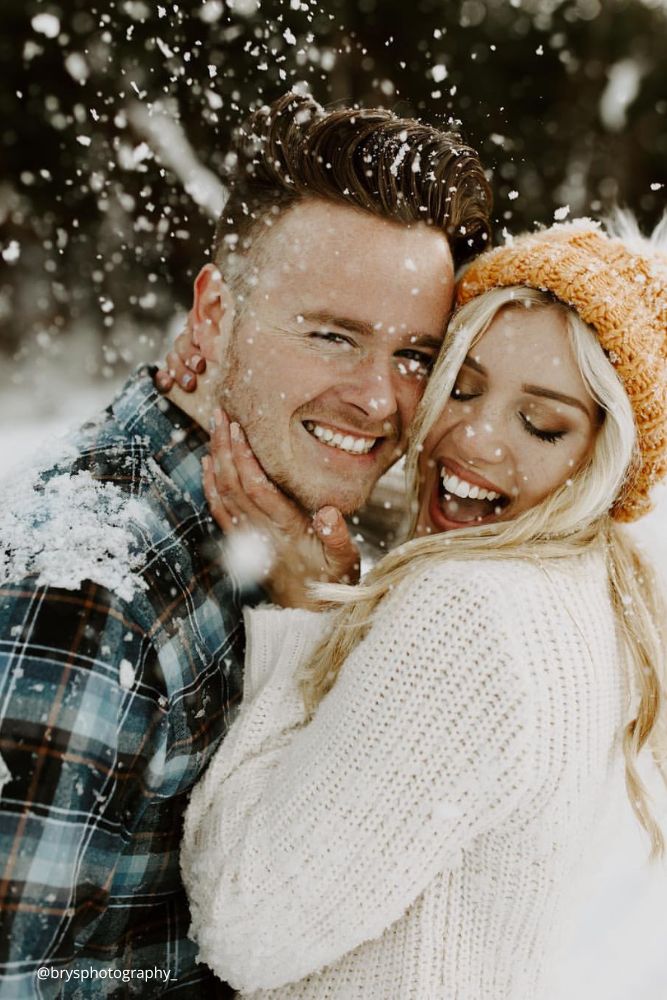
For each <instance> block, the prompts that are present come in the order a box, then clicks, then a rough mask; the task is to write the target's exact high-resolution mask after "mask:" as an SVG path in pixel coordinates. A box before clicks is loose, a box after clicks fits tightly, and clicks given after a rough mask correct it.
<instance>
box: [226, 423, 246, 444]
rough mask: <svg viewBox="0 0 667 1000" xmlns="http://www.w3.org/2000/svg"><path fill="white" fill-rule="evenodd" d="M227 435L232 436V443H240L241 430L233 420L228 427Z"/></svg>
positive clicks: (241, 437) (241, 438)
mask: <svg viewBox="0 0 667 1000" xmlns="http://www.w3.org/2000/svg"><path fill="white" fill-rule="evenodd" d="M229 433H230V434H231V436H232V441H242V440H243V436H242V434H241V428H240V427H239V425H238V424H237V423H236V421H235V420H233V421H232V423H231V425H230V427H229Z"/></svg>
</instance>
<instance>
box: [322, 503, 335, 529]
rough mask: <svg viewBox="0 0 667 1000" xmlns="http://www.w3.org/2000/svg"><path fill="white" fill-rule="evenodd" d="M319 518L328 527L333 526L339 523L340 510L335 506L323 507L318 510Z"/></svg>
mask: <svg viewBox="0 0 667 1000" xmlns="http://www.w3.org/2000/svg"><path fill="white" fill-rule="evenodd" d="M317 520H318V522H319V523H320V524H323V525H325V526H326V527H327V528H333V527H334V525H335V524H337V523H338V511H337V510H336V508H335V507H323V508H322V510H320V511H318V514H317Z"/></svg>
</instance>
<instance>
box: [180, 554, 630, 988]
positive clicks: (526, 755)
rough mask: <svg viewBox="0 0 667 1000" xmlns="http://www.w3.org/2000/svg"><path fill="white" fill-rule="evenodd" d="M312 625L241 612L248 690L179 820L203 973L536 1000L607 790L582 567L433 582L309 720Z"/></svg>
mask: <svg viewBox="0 0 667 1000" xmlns="http://www.w3.org/2000/svg"><path fill="white" fill-rule="evenodd" d="M323 620H324V621H326V616H322V615H316V614H312V613H309V612H303V611H280V610H271V609H261V608H260V609H257V610H255V611H251V612H250V613H249V614H248V616H247V623H248V634H249V647H248V654H247V671H248V674H247V683H248V685H249V688H250V690H249V692H248V694H249V695H250V694H254V697H251V698H249V700H247V701H246V703H245V704H244V707H243V709H242V711H241V714H240V716H239V718H238V720H237V721H236V722H235V723H234V726H233V727H232V729H231V731H230V733H229V735H228V736H227V738H226V740H225V742H224V744H223V745H222V748H221V749H220V750H219V751H218V753H217V755H216V757H215V758H214V759H213V762H212V764H211V766H210V768H209V769H208V771H207V773H206V775H205V777H204V779H203V780H202V781H201V782H200V783H199V785H198V786H197V787H196V788H195V790H194V793H193V795H192V801H191V804H190V807H189V810H188V812H187V815H186V825H185V839H184V844H183V852H182V869H183V877H184V881H185V885H186V888H187V890H188V893H189V896H190V902H191V907H192V929H191V934H192V936H193V937H194V938H195V940H196V941H197V942H198V943H199V947H200V958H201V959H202V960H203V961H204V962H206V963H207V964H208V965H210V966H211V967H212V968H213V969H214V971H215V972H216V973H217V974H218V975H219V976H220V977H221V978H222V979H225V980H227V981H228V982H230V983H231V984H232V985H233V986H234V987H235V988H236V989H238V990H240V991H241V993H242V995H243V996H252V997H258V998H259V997H267V998H268V997H270V998H275V1000H277V998H281V1000H282V998H325V997H326V998H340V1000H509V998H512V1000H541V998H543V997H546V996H548V994H549V988H548V984H549V977H550V971H551V965H552V963H553V957H554V955H555V954H556V944H557V938H558V932H559V927H560V924H561V923H562V920H563V910H564V902H565V900H566V896H567V895H568V892H567V890H568V888H569V887H570V886H571V884H572V882H573V876H574V874H575V871H576V869H577V867H578V866H579V865H581V864H584V863H585V861H586V849H587V847H588V846H589V843H590V838H591V833H592V831H593V828H594V826H595V824H596V819H597V816H598V814H599V812H600V810H601V809H602V808H603V806H604V803H605V800H606V799H607V798H608V796H609V793H610V787H611V785H610V782H611V779H612V775H613V777H614V778H615V779H617V778H618V775H617V772H616V767H617V764H618V758H619V752H620V746H619V739H618V734H619V729H620V726H621V722H622V716H623V714H624V712H623V706H624V702H625V693H624V690H625V689H624V684H623V681H622V665H621V662H620V652H619V648H618V644H617V639H616V636H615V624H614V618H613V614H612V609H611V604H610V600H609V594H608V582H607V574H606V570H605V565H604V560H603V557H602V555H601V554H599V553H594V554H587V555H584V556H578V557H572V558H569V559H563V560H550V561H549V562H548V564H547V565H546V567H542V566H540V565H538V564H536V563H533V562H527V561H520V560H503V561H496V560H476V561H471V562H454V561H451V562H446V563H442V564H436V565H434V566H433V568H431V569H429V571H428V572H425V573H424V574H423V575H422V576H421V577H420V578H419V579H418V580H417V581H416V582H414V581H413V582H412V583H411V584H410V585H409V586H408V587H405V586H401V587H400V588H398V589H397V590H396V592H395V593H394V594H392V595H391V597H389V598H387V599H386V600H385V601H384V602H383V604H382V605H381V607H380V610H379V613H378V616H377V619H376V622H375V624H374V625H373V627H372V629H371V630H370V632H369V634H368V635H367V637H366V639H365V640H364V641H363V642H362V643H361V644H360V645H359V646H358V647H357V648H356V649H355V651H354V652H353V654H352V655H351V656H350V658H349V660H348V661H347V662H346V664H345V666H344V668H343V670H342V671H341V674H340V676H339V679H338V681H337V683H336V685H335V686H334V688H333V690H332V691H331V692H330V693H329V695H328V696H327V697H326V698H325V699H324V701H323V702H322V704H321V705H320V707H319V709H318V711H317V714H316V716H315V718H314V720H313V721H312V722H311V723H310V724H308V725H304V724H303V707H302V702H301V698H300V695H299V692H298V690H297V687H296V684H295V682H294V679H293V674H294V670H295V668H296V666H297V665H298V663H299V662H301V661H302V659H303V658H304V657H305V656H307V655H308V652H309V651H310V650H311V649H312V648H313V644H314V643H315V641H316V639H317V638H318V637H319V636H320V635H321V633H322V631H323V627H324V625H323Z"/></svg>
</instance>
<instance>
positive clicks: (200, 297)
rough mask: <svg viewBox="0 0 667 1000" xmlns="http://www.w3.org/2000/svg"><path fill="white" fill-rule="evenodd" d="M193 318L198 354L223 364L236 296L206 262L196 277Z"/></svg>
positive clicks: (217, 272)
mask: <svg viewBox="0 0 667 1000" xmlns="http://www.w3.org/2000/svg"><path fill="white" fill-rule="evenodd" d="M191 317H192V331H193V340H195V341H196V345H197V346H198V347H199V353H200V354H201V355H202V357H203V358H206V360H207V361H209V362H213V363H214V364H217V365H220V364H221V363H222V362H223V360H224V358H225V356H226V353H227V346H228V344H229V340H230V337H231V333H232V329H233V327H234V296H233V295H232V293H231V290H230V288H229V285H227V283H226V282H225V280H224V278H223V277H222V275H221V273H220V271H219V270H218V268H217V267H216V266H215V264H206V265H205V266H204V267H202V269H201V271H200V272H199V274H198V275H197V277H196V278H195V284H194V300H193V303H192V312H191Z"/></svg>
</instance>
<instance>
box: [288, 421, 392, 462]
mask: <svg viewBox="0 0 667 1000" xmlns="http://www.w3.org/2000/svg"><path fill="white" fill-rule="evenodd" d="M303 426H304V427H305V429H306V430H307V431H308V433H309V434H311V435H312V436H313V437H314V438H316V439H317V440H318V441H319V442H320V444H324V445H326V446H327V447H328V448H337V449H338V450H339V451H345V452H347V453H348V454H350V455H368V453H369V452H370V451H371V450H372V449H373V448H374V447H375V445H376V444H377V443H378V442H379V441H384V440H385V438H383V437H369V436H367V435H361V434H359V433H358V432H357V431H355V432H350V431H347V430H344V429H340V428H337V427H334V426H332V425H331V424H322V423H319V422H315V421H314V420H304V421H303Z"/></svg>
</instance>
